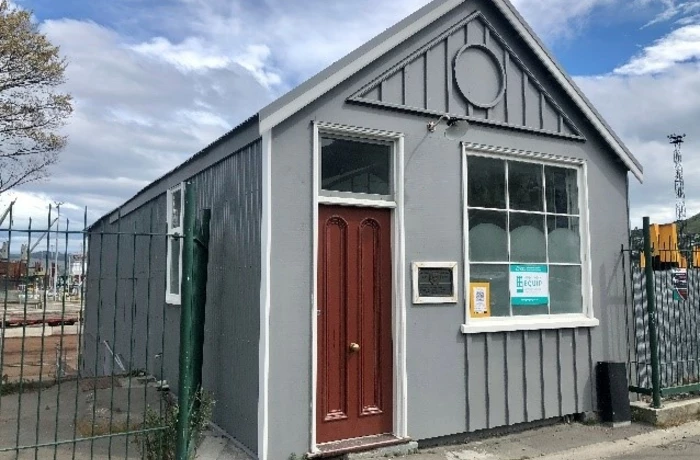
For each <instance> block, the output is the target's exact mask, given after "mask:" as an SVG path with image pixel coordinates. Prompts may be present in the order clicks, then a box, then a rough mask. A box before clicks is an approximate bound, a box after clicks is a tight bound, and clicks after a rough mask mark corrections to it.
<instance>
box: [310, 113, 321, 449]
mask: <svg viewBox="0 0 700 460" xmlns="http://www.w3.org/2000/svg"><path fill="white" fill-rule="evenodd" d="M320 135H321V134H320V133H319V124H318V123H313V141H312V145H313V159H312V169H313V172H312V174H311V177H312V184H313V188H312V191H311V202H312V203H313V209H312V211H311V212H312V216H313V219H312V220H313V222H312V227H313V228H312V230H311V239H312V243H311V245H312V248H313V251H312V256H311V257H312V258H311V266H312V267H313V268H312V270H311V408H310V416H311V436H310V437H309V439H310V444H311V445H310V446H309V452H311V453H317V452H318V448H317V447H316V387H317V383H318V303H317V300H316V293H317V292H318V204H319V195H318V191H319V188H320V183H321V180H320V173H319V169H320V168H321V161H320V155H321V152H320V143H319V136H320Z"/></svg>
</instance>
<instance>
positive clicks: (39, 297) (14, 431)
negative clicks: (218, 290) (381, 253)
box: [0, 207, 206, 459]
mask: <svg viewBox="0 0 700 460" xmlns="http://www.w3.org/2000/svg"><path fill="white" fill-rule="evenodd" d="M190 208H191V207H190ZM56 211H57V210H56V209H55V208H51V207H50V208H49V209H48V212H47V216H46V219H42V221H43V222H44V224H43V226H41V225H37V224H36V221H32V220H29V222H28V224H27V225H22V226H19V225H15V223H14V221H13V215H12V213H13V210H12V208H10V211H9V213H8V214H9V215H8V216H6V217H8V218H6V219H4V222H0V248H1V249H2V251H0V306H2V311H1V312H0V316H1V320H0V321H1V322H0V375H1V376H2V381H1V386H0V393H1V396H0V458H2V459H4V458H15V459H17V458H34V459H48V458H53V459H57V458H60V459H64V458H66V459H67V458H70V459H76V458H78V459H84V458H90V459H102V458H124V459H130V458H142V459H169V458H176V456H175V452H176V449H177V444H178V436H179V435H180V434H179V432H178V426H177V415H178V413H177V407H178V406H177V401H176V400H175V398H174V397H173V396H172V394H171V393H170V391H169V389H170V383H169V382H168V381H167V377H168V375H166V374H168V373H167V372H166V370H165V369H164V363H165V362H166V361H167V360H170V361H171V362H178V355H179V354H181V353H182V350H180V351H178V350H177V349H175V350H172V349H170V348H168V347H166V346H165V343H166V337H165V335H166V334H165V330H166V327H165V311H164V310H165V302H164V301H163V295H164V292H162V291H164V289H163V288H162V286H163V285H164V279H165V273H166V269H165V258H164V256H163V254H165V252H166V248H167V244H168V242H169V241H172V239H173V238H181V239H183V240H186V239H187V237H186V236H181V235H168V234H167V232H166V231H165V229H164V228H161V231H158V229H157V228H156V227H157V225H156V224H155V223H154V222H153V219H151V221H150V222H148V223H147V224H146V226H147V228H140V229H137V228H136V227H135V226H134V227H133V228H130V229H128V230H125V229H124V228H121V226H119V227H118V228H117V229H112V228H109V227H108V228H106V226H105V225H102V226H98V227H96V228H92V229H88V227H87V210H86V212H85V218H84V219H83V221H82V222H80V223H79V224H78V225H75V224H72V223H71V222H68V221H65V227H64V226H63V225H62V226H61V227H62V228H59V227H58V222H56V218H55V216H56ZM186 212H191V211H187V210H186ZM142 227H143V226H142ZM191 239H192V236H191V235H190V240H191ZM189 244H190V247H191V245H192V243H191V241H190V243H189ZM185 246H187V243H186V244H185ZM200 258H201V257H200ZM191 260H192V258H191V257H190V261H191ZM204 261H205V264H206V256H205V257H204ZM190 265H191V263H190ZM188 269H191V267H189V268H188V267H185V268H184V269H183V270H188ZM204 272H206V265H205V267H204ZM203 282H204V283H205V284H204V285H205V286H206V276H204V280H203ZM186 290H188V292H191V291H192V290H193V288H192V287H191V286H190V287H186ZM194 290H195V291H196V292H199V291H197V289H194ZM200 291H201V289H200ZM200 339H202V338H201V337H200ZM196 345H197V344H193V343H192V342H191V341H189V340H187V341H185V343H184V344H183V346H189V347H194V348H190V349H189V350H187V351H188V352H189V353H191V352H192V350H193V349H194V350H196ZM200 348H201V344H200ZM200 354H201V352H200ZM170 355H173V356H172V359H171V358H170V357H169V356H170ZM190 373H191V371H190ZM200 373H201V371H200ZM181 393H182V392H181ZM186 396H187V398H189V399H186V401H188V408H189V407H191V406H192V405H193V403H192V400H193V397H194V395H193V392H188V394H187V395H186ZM186 415H189V412H186ZM185 435H187V433H185ZM188 440H189V438H188ZM184 446H185V449H186V450H187V449H188V448H189V447H188V444H187V442H185V444H184ZM178 455H180V453H178ZM183 455H184V456H178V457H177V458H187V455H188V454H186V453H185V454H183Z"/></svg>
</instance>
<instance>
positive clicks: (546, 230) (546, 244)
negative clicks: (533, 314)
mask: <svg viewBox="0 0 700 460" xmlns="http://www.w3.org/2000/svg"><path fill="white" fill-rule="evenodd" d="M542 204H543V205H544V206H543V209H544V254H545V261H546V263H547V279H548V280H549V281H551V277H552V271H551V270H550V265H549V219H548V218H547V217H548V216H547V174H545V167H544V166H542ZM548 284H549V283H548ZM547 291H548V292H547V297H548V299H547V314H549V315H551V314H552V294H551V288H550V287H549V286H548V287H547Z"/></svg>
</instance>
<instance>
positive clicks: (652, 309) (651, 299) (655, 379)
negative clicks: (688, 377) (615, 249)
mask: <svg viewBox="0 0 700 460" xmlns="http://www.w3.org/2000/svg"><path fill="white" fill-rule="evenodd" d="M643 222H644V262H645V267H644V269H645V275H646V291H647V313H648V315H649V347H650V348H651V350H650V351H651V385H652V399H653V402H652V404H653V407H654V408H655V409H658V408H659V407H661V384H660V382H659V336H658V335H657V332H656V294H655V292H654V267H653V266H652V264H653V260H652V255H651V235H650V232H649V218H648V217H645V218H644V219H643Z"/></svg>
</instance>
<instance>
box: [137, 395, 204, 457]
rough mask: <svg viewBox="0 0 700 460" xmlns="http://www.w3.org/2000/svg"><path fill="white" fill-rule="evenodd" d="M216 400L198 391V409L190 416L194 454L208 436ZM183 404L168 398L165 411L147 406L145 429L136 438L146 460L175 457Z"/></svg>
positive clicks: (192, 452)
mask: <svg viewBox="0 0 700 460" xmlns="http://www.w3.org/2000/svg"><path fill="white" fill-rule="evenodd" d="M213 408H214V400H213V399H212V397H211V395H210V394H209V393H207V392H205V391H202V390H199V391H197V393H195V404H194V410H193V411H192V419H191V420H190V436H191V437H190V446H192V449H191V450H190V458H194V454H195V451H196V449H197V447H199V445H200V443H201V442H202V440H203V439H204V431H205V430H206V428H207V426H208V425H209V421H210V420H211V416H212V410H213ZM179 409H180V408H179V406H178V404H177V402H176V401H174V400H171V399H166V408H165V411H164V412H163V413H162V414H161V413H159V412H157V411H155V410H153V409H152V408H150V407H149V408H148V409H147V410H146V419H145V421H144V424H143V426H142V428H141V429H142V432H141V433H138V434H136V442H137V443H138V445H139V448H140V449H141V452H142V453H143V454H144V458H145V459H146V460H175V453H176V449H177V418H178V413H179Z"/></svg>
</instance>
